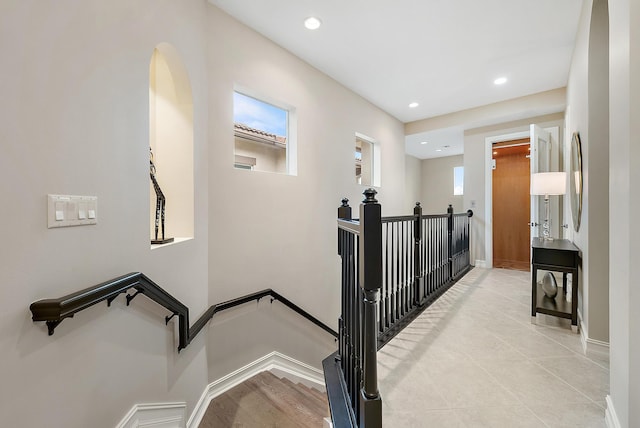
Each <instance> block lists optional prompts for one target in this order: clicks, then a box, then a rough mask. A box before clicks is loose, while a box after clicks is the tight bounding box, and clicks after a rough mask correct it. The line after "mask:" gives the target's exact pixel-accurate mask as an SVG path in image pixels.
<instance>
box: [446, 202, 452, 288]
mask: <svg viewBox="0 0 640 428" xmlns="http://www.w3.org/2000/svg"><path fill="white" fill-rule="evenodd" d="M447 233H448V241H447V242H448V247H449V249H448V250H447V253H448V254H447V256H448V259H449V278H453V206H452V205H451V204H449V208H447Z"/></svg>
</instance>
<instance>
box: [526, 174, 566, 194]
mask: <svg viewBox="0 0 640 428" xmlns="http://www.w3.org/2000/svg"><path fill="white" fill-rule="evenodd" d="M530 193H531V194H532V195H564V194H565V193H567V173H566V172H538V173H536V174H531V192H530Z"/></svg>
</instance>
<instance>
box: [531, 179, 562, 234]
mask: <svg viewBox="0 0 640 428" xmlns="http://www.w3.org/2000/svg"><path fill="white" fill-rule="evenodd" d="M565 193H567V173H566V172H537V173H535V174H531V191H530V194H531V195H539V196H542V195H543V196H544V213H545V216H544V217H545V218H544V223H543V224H542V239H544V240H547V241H553V238H552V237H551V233H550V231H549V228H550V226H549V217H550V215H549V209H550V208H549V196H550V195H564V194H565Z"/></svg>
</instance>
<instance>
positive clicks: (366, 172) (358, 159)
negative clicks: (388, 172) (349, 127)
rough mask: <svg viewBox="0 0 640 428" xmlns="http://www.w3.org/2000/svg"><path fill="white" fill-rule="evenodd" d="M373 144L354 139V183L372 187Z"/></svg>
mask: <svg viewBox="0 0 640 428" xmlns="http://www.w3.org/2000/svg"><path fill="white" fill-rule="evenodd" d="M373 148H374V146H373V143H371V142H370V141H366V140H364V139H362V138H358V137H356V151H355V163H356V183H358V184H362V185H363V186H372V185H373Z"/></svg>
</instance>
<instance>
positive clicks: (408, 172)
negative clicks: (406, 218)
mask: <svg viewBox="0 0 640 428" xmlns="http://www.w3.org/2000/svg"><path fill="white" fill-rule="evenodd" d="M405 159H406V160H405V192H404V194H405V202H404V209H405V214H407V215H408V214H412V213H413V207H415V205H416V202H421V201H422V189H423V186H422V177H421V176H422V161H421V160H420V159H418V158H415V157H413V156H410V155H406V158H405Z"/></svg>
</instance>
